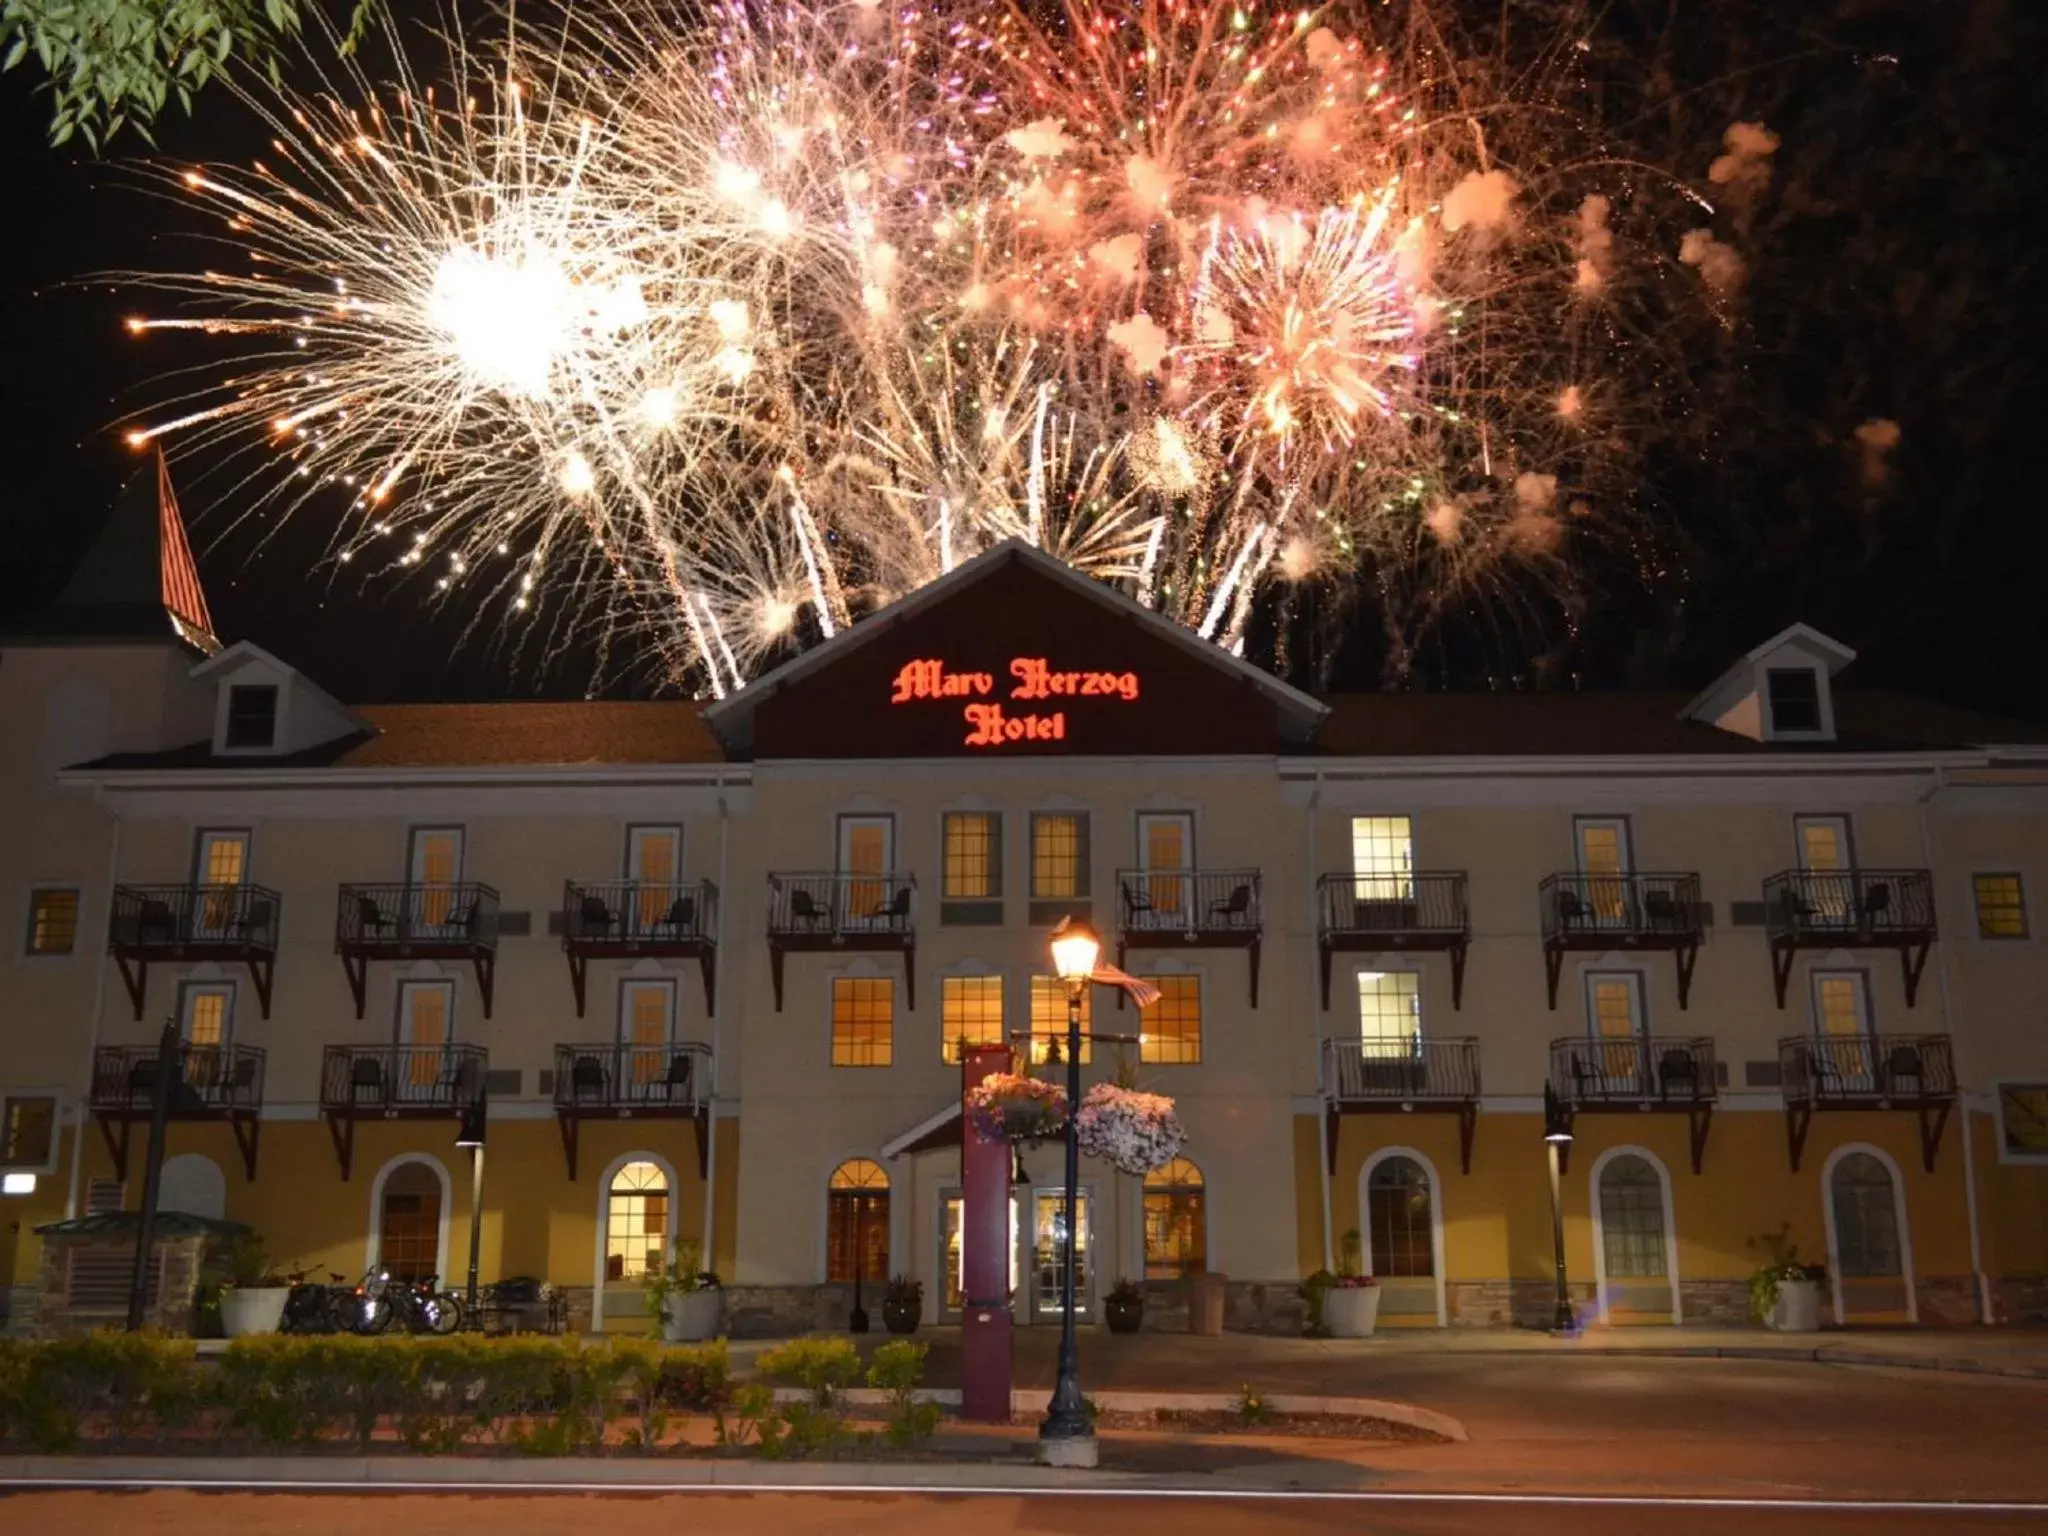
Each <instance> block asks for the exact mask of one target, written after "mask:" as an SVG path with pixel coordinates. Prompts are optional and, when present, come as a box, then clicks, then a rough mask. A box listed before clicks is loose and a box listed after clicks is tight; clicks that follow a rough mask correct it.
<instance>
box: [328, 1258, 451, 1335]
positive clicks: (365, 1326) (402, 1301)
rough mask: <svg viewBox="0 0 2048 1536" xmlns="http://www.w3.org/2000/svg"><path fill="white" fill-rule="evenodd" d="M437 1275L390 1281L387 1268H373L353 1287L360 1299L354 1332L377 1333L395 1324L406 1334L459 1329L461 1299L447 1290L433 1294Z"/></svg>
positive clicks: (444, 1332)
mask: <svg viewBox="0 0 2048 1536" xmlns="http://www.w3.org/2000/svg"><path fill="white" fill-rule="evenodd" d="M440 1278H441V1277H440V1276H439V1275H427V1276H424V1277H422V1278H421V1279H419V1280H417V1281H414V1282H411V1283H407V1282H405V1281H394V1280H393V1279H392V1278H391V1271H390V1270H388V1269H376V1270H372V1271H371V1272H370V1273H368V1274H366V1275H364V1276H363V1283H362V1284H361V1285H359V1286H357V1287H356V1294H357V1295H358V1296H360V1297H361V1298H362V1306H361V1316H360V1319H359V1320H357V1321H355V1322H354V1323H353V1325H352V1326H353V1327H354V1329H355V1331H356V1332H357V1333H363V1334H380V1333H383V1332H384V1331H385V1330H387V1329H388V1328H390V1326H391V1324H392V1323H393V1322H394V1321H396V1322H398V1323H399V1324H400V1325H401V1326H403V1327H404V1329H405V1331H406V1332H407V1333H432V1334H450V1333H454V1332H456V1331H457V1330H458V1329H460V1328H461V1327H462V1300H461V1298H460V1297H458V1296H456V1295H454V1294H453V1293H452V1292H449V1291H437V1290H435V1289H434V1282H435V1281H436V1280H438V1279H440Z"/></svg>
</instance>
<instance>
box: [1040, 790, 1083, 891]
mask: <svg viewBox="0 0 2048 1536" xmlns="http://www.w3.org/2000/svg"><path fill="white" fill-rule="evenodd" d="M1087 894H1088V817H1087V816H1086V814H1085V813H1082V812H1078V811H1062V812H1039V813H1036V814H1034V815H1033V816H1032V818H1031V895H1032V897H1033V899H1034V900H1039V901H1068V900H1073V899H1076V898H1079V897H1082V896H1086V895H1087Z"/></svg>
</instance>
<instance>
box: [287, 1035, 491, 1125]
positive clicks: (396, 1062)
mask: <svg viewBox="0 0 2048 1536" xmlns="http://www.w3.org/2000/svg"><path fill="white" fill-rule="evenodd" d="M488 1062H489V1053H488V1052H486V1051H485V1049H484V1048H483V1047H482V1046H480V1045H330V1046H328V1047H327V1049H326V1052H325V1053H324V1056H323V1058H322V1061H321V1063H320V1107H321V1109H322V1110H324V1111H326V1112H327V1113H328V1114H330V1115H337V1114H338V1115H345V1116H367V1117H374V1116H378V1115H393V1114H405V1113H412V1114H427V1115H434V1114H444V1115H445V1114H456V1113H458V1112H460V1111H461V1110H464V1109H466V1108H468V1107H469V1106H470V1105H472V1104H474V1103H475V1102H476V1101H477V1100H478V1099H479V1098H481V1097H482V1096H483V1092H484V1073H485V1069H486V1067H487V1065H488Z"/></svg>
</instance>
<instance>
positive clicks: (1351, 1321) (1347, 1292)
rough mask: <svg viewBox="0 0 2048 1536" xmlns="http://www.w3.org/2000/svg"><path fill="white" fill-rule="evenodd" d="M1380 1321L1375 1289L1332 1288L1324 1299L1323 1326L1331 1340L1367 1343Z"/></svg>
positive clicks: (1378, 1291)
mask: <svg viewBox="0 0 2048 1536" xmlns="http://www.w3.org/2000/svg"><path fill="white" fill-rule="evenodd" d="M1379 1320H1380V1288H1379V1287H1378V1286H1376V1285H1333V1286H1331V1287H1330V1289H1329V1290H1328V1291H1327V1292H1325V1293H1324V1295H1323V1326H1324V1327H1325V1328H1327V1329H1329V1330H1330V1337H1331V1338H1333V1339H1369V1338H1371V1337H1372V1331H1373V1329H1374V1328H1375V1327H1376V1326H1377V1325H1378V1323H1379Z"/></svg>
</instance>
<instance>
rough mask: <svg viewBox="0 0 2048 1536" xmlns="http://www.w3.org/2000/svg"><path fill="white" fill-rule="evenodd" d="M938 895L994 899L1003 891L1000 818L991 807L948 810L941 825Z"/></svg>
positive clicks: (1001, 823)
mask: <svg viewBox="0 0 2048 1536" xmlns="http://www.w3.org/2000/svg"><path fill="white" fill-rule="evenodd" d="M942 841H943V845H944V846H943V849H942V852H941V857H940V861H939V862H940V886H941V889H940V896H941V898H942V899H944V900H946V901H995V900H998V899H1000V898H1001V896H1002V894H1003V819H1002V817H1000V816H998V815H997V814H996V813H995V812H993V811H949V812H947V813H946V817H945V820H944V823H943V825H942Z"/></svg>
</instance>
